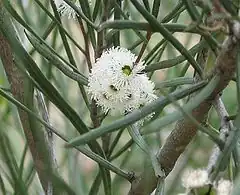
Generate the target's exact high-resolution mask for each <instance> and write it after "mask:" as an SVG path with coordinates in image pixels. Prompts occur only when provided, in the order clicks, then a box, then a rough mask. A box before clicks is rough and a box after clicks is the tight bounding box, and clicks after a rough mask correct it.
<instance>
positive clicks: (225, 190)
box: [215, 179, 233, 195]
mask: <svg viewBox="0 0 240 195" xmlns="http://www.w3.org/2000/svg"><path fill="white" fill-rule="evenodd" d="M215 188H216V192H217V195H231V193H232V190H233V184H232V182H231V181H229V180H224V179H220V180H219V181H218V182H217V185H215Z"/></svg>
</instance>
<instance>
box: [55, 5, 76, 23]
mask: <svg viewBox="0 0 240 195" xmlns="http://www.w3.org/2000/svg"><path fill="white" fill-rule="evenodd" d="M70 1H72V2H73V3H74V4H75V5H76V6H77V7H78V8H80V5H79V1H78V0H70ZM55 3H56V6H57V9H58V12H59V14H60V15H61V16H66V17H68V19H76V17H77V15H78V14H77V12H76V11H75V10H74V9H73V8H72V7H71V6H70V5H68V4H67V3H66V2H65V1H63V0H55Z"/></svg>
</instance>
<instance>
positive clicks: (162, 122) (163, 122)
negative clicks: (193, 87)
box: [142, 77, 219, 134]
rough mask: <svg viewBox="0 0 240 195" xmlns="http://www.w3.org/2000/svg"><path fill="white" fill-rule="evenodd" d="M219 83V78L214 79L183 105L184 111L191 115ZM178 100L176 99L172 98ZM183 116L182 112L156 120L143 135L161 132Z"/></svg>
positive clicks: (146, 128)
mask: <svg viewBox="0 0 240 195" xmlns="http://www.w3.org/2000/svg"><path fill="white" fill-rule="evenodd" d="M218 82H219V77H214V78H213V79H212V80H211V81H210V82H209V83H208V85H207V86H205V87H204V88H203V89H202V90H201V91H200V92H199V93H198V94H197V95H196V96H194V98H192V99H191V100H190V101H189V102H188V103H187V104H185V105H183V107H182V109H184V110H185V112H188V113H190V112H191V111H192V110H193V109H194V108H196V107H197V106H198V105H199V104H200V103H201V102H202V101H204V100H205V99H206V98H207V97H208V96H209V95H210V94H211V93H212V91H213V90H214V89H215V87H216V86H217V84H218ZM172 98H174V99H176V100H177V98H176V97H174V96H173V97H172ZM182 118H183V115H182V112H181V111H176V112H174V113H172V114H168V115H166V116H164V117H161V118H159V119H156V120H155V121H153V122H151V123H150V124H149V125H147V126H146V127H144V129H143V132H142V133H143V134H150V133H155V132H158V131H160V130H161V128H163V127H165V126H167V125H169V124H171V123H173V122H175V121H177V120H179V119H182Z"/></svg>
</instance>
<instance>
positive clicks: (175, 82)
mask: <svg viewBox="0 0 240 195" xmlns="http://www.w3.org/2000/svg"><path fill="white" fill-rule="evenodd" d="M193 83H194V79H193V78H187V77H177V78H174V79H171V80H166V81H159V82H155V89H159V88H164V87H173V86H174V87H175V86H179V85H186V84H193Z"/></svg>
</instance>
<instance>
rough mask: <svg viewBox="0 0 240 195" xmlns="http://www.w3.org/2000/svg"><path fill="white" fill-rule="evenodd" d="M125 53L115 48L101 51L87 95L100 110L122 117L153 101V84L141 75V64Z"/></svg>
mask: <svg viewBox="0 0 240 195" xmlns="http://www.w3.org/2000/svg"><path fill="white" fill-rule="evenodd" d="M136 59H137V57H136V56H135V55H134V54H133V53H131V52H130V51H129V50H127V49H124V48H120V47H116V48H111V49H108V50H106V51H105V52H103V54H102V56H101V57H100V58H99V59H97V61H96V63H95V64H94V65H93V67H92V71H91V73H90V76H89V88H88V92H89V93H90V94H91V98H92V99H94V100H95V101H96V103H97V105H99V106H101V107H102V109H103V111H104V112H105V113H106V112H109V114H110V115H112V116H117V115H124V114H127V113H129V112H132V111H133V110H135V109H138V108H140V107H142V106H144V105H146V104H148V103H150V102H151V101H153V100H155V99H156V98H157V96H156V95H154V83H153V82H151V81H150V80H149V79H148V77H147V75H146V74H144V73H143V70H144V68H145V66H144V64H143V62H141V61H140V62H138V63H135V62H136Z"/></svg>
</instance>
